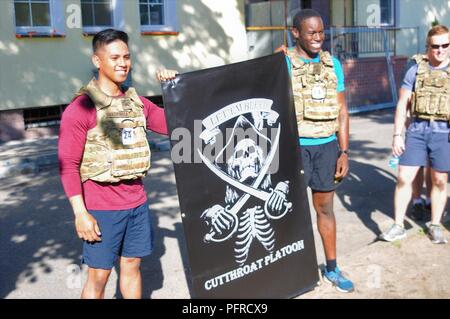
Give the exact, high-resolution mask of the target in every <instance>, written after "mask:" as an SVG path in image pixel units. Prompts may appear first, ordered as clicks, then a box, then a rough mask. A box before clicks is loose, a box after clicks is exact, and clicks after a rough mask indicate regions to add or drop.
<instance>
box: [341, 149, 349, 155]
mask: <svg viewBox="0 0 450 319" xmlns="http://www.w3.org/2000/svg"><path fill="white" fill-rule="evenodd" d="M342 154H345V155H347V156H348V150H340V151H339V156H341V155H342Z"/></svg>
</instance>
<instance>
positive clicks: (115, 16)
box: [80, 0, 125, 35]
mask: <svg viewBox="0 0 450 319" xmlns="http://www.w3.org/2000/svg"><path fill="white" fill-rule="evenodd" d="M109 1H111V7H112V25H109V26H84V25H83V26H82V29H83V33H84V34H87V35H93V34H96V33H98V32H100V31H102V30H105V29H108V28H114V29H118V30H124V28H125V20H124V16H123V9H124V0H109ZM80 6H81V1H80ZM81 23H83V22H81Z"/></svg>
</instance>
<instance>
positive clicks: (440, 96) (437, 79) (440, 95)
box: [411, 54, 450, 121]
mask: <svg viewBox="0 0 450 319" xmlns="http://www.w3.org/2000/svg"><path fill="white" fill-rule="evenodd" d="M413 59H414V60H415V61H416V63H417V64H418V69H417V76H416V82H415V88H414V93H413V95H412V98H411V109H412V112H413V114H414V116H415V117H418V118H421V119H426V120H437V121H450V66H448V67H447V69H445V70H432V69H431V68H430V65H429V60H428V57H427V56H426V55H421V54H417V55H415V56H413Z"/></svg>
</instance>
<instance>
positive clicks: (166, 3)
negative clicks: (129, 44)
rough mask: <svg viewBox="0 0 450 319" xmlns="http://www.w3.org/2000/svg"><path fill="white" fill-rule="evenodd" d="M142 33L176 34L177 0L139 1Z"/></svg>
mask: <svg viewBox="0 0 450 319" xmlns="http://www.w3.org/2000/svg"><path fill="white" fill-rule="evenodd" d="M139 14H140V19H141V31H142V32H144V33H145V32H158V31H159V32H176V31H177V19H176V0H139Z"/></svg>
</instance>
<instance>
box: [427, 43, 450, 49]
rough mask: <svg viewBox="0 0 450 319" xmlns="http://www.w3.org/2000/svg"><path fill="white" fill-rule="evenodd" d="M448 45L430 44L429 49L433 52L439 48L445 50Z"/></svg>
mask: <svg viewBox="0 0 450 319" xmlns="http://www.w3.org/2000/svg"><path fill="white" fill-rule="evenodd" d="M449 45H450V43H445V44H440V45H439V44H430V47H431V48H432V49H435V50H437V49H439V48H443V49H447V48H448V46H449Z"/></svg>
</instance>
